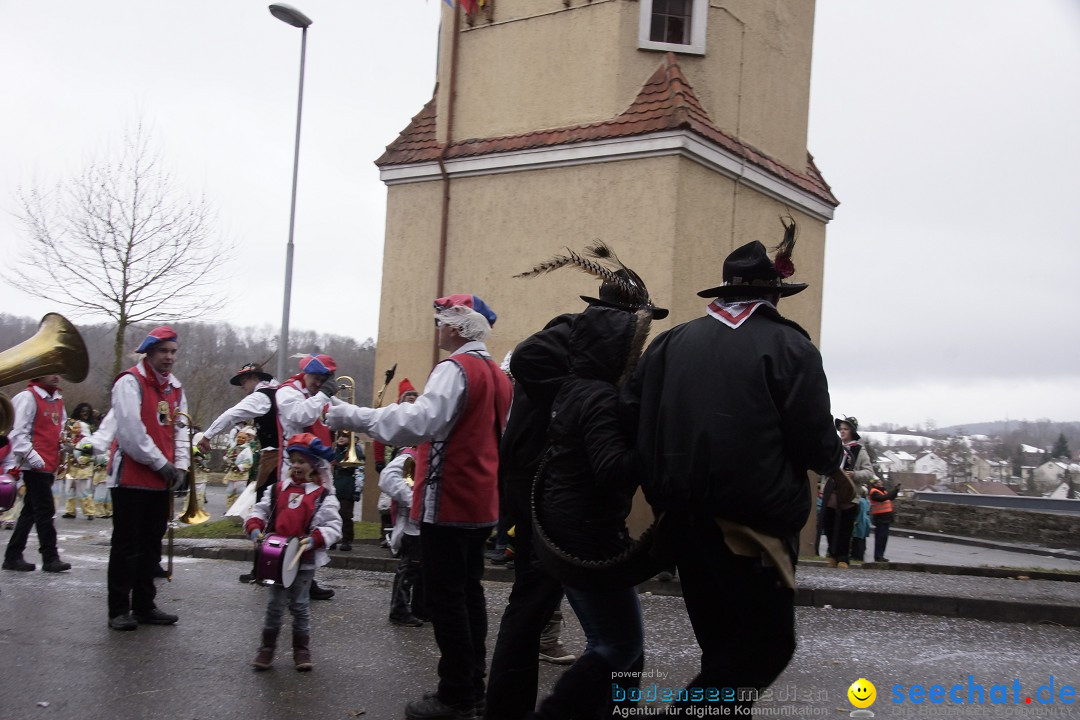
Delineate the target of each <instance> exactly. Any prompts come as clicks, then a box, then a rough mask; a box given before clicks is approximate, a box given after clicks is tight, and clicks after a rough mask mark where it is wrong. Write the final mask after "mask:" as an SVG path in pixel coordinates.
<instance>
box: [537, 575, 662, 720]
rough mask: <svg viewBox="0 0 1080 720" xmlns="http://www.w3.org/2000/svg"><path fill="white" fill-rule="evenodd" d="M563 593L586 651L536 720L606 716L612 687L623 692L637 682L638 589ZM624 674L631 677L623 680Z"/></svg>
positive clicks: (639, 649)
mask: <svg viewBox="0 0 1080 720" xmlns="http://www.w3.org/2000/svg"><path fill="white" fill-rule="evenodd" d="M564 590H565V592H566V599H567V600H568V601H569V602H570V606H571V607H572V608H574V612H575V613H576V614H577V617H578V620H579V621H580V622H581V629H582V630H584V631H585V652H584V653H583V654H582V656H581V657H580V658H579V659H578V661H577V662H575V663H574V664H573V665H572V666H571V667H570V669H569V670H567V671H566V672H565V673H563V674H562V677H560V678H559V680H558V681H557V682H556V683H555V687H554V688H552V691H551V695H549V696H548V697H546V698H544V701H543V702H541V703H540V707H539V708H537V711H536V715H535V717H537V718H542V719H543V720H562V719H564V718H571V717H575V718H576V717H590V718H591V717H600V716H602V715H607V714H609V713H610V710H609V709H608V708H610V706H611V704H612V702H613V689H615V686H618V688H617V689H618V690H620V691H621V693H625V691H626V689H627V688H628V687H637V686H638V685H639V683H640V679H641V678H640V672H641V669H642V666H643V655H642V648H643V646H644V643H645V627H644V625H643V624H642V621H641V603H640V602H639V601H638V595H637V590H636V589H635V588H632V587H630V588H625V589H621V590H607V591H603V592H592V591H586V590H579V589H576V588H572V587H566V588H564ZM627 671H630V672H633V673H635V675H634V676H633V677H631V678H626V677H623V674H624V673H626V672H627ZM622 697H625V695H622Z"/></svg>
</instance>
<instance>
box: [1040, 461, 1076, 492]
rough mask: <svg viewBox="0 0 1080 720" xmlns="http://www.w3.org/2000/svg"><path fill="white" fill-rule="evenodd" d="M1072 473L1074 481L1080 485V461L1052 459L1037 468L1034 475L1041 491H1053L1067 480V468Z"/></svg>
mask: <svg viewBox="0 0 1080 720" xmlns="http://www.w3.org/2000/svg"><path fill="white" fill-rule="evenodd" d="M1066 469H1068V471H1069V473H1070V474H1071V475H1072V478H1073V483H1074V484H1075V485H1078V486H1080V463H1067V462H1065V461H1064V460H1051V461H1050V462H1045V463H1043V464H1042V465H1040V466H1039V467H1037V468H1035V471H1034V473H1032V476H1033V477H1034V478H1035V487H1036V488H1038V490H1039V492H1043V493H1049V492H1053V491H1054V490H1056V489H1057V488H1058V486H1060V485H1063V484H1064V482H1065V477H1064V476H1065V470H1066Z"/></svg>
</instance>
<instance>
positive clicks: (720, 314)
mask: <svg viewBox="0 0 1080 720" xmlns="http://www.w3.org/2000/svg"><path fill="white" fill-rule="evenodd" d="M762 305H768V306H769V307H773V304H772V303H771V302H769V301H767V300H745V301H739V302H730V303H726V302H721V301H720V299H719V298H718V299H716V300H713V301H712V302H711V303H709V304H708V306H707V307H706V308H705V312H707V313H708V314H709V315H712V316H713V317H714V318H716V319H717V320H719V321H720V322H722V323H724V324H725V325H727V326H728V327H729V328H732V329H733V330H737V329H738V328H739V326H741V325H742V324H743V323H744V322H746V321H747V320H748V319H749V318H750V316H751V315H753V314H754V311H755V310H757V309H758V308H759V307H761V306H762Z"/></svg>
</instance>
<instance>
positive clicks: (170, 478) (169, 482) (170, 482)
mask: <svg viewBox="0 0 1080 720" xmlns="http://www.w3.org/2000/svg"><path fill="white" fill-rule="evenodd" d="M157 472H158V475H160V476H161V479H162V480H164V481H165V486H166V487H167V488H169V489H170V490H173V491H176V490H180V489H182V488H183V487H184V480H186V479H187V473H185V472H184V471H183V470H180V469H179V468H177V467H176V466H175V465H173V464H172V463H171V462H166V463H165V464H164V465H162V466H161V467H160V468H159V469H158V471H157Z"/></svg>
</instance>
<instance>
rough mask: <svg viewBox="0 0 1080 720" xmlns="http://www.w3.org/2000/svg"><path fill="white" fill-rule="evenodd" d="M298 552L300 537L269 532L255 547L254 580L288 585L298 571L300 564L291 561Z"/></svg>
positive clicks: (263, 583) (294, 578)
mask: <svg viewBox="0 0 1080 720" xmlns="http://www.w3.org/2000/svg"><path fill="white" fill-rule="evenodd" d="M299 552H300V538H294V537H287V536H285V535H275V534H274V533H270V534H269V535H267V536H266V537H264V538H263V539H262V540H261V541H260V542H259V544H258V546H257V547H256V549H255V581H256V582H258V583H260V584H262V585H281V586H282V587H290V586H291V585H292V584H293V580H296V574H297V573H298V572H299V571H300V564H299V563H294V562H293V559H294V558H295V557H296V556H297V554H299Z"/></svg>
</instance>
